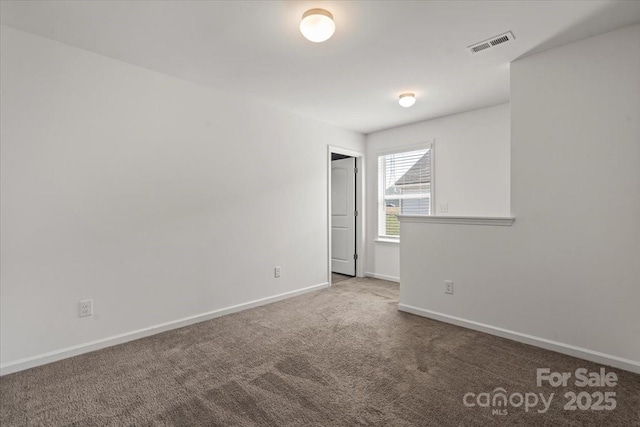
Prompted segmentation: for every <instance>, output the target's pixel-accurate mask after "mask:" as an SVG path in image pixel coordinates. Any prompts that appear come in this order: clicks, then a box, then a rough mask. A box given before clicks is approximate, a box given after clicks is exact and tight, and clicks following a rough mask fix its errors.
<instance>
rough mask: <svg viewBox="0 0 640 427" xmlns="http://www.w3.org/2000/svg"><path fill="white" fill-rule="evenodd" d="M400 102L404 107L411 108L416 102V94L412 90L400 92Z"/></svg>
mask: <svg viewBox="0 0 640 427" xmlns="http://www.w3.org/2000/svg"><path fill="white" fill-rule="evenodd" d="M398 103H399V104H400V105H402V106H403V107H404V108H409V107H411V106H412V105H413V104H415V103H416V95H415V94H414V93H411V92H407V93H402V94H400V98H399V99H398Z"/></svg>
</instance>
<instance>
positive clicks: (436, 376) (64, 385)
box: [0, 279, 640, 426]
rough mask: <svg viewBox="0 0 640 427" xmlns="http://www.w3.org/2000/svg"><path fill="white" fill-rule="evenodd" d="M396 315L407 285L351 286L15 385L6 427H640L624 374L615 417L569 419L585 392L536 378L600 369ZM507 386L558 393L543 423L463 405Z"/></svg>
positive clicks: (634, 385) (5, 396)
mask: <svg viewBox="0 0 640 427" xmlns="http://www.w3.org/2000/svg"><path fill="white" fill-rule="evenodd" d="M397 303H398V286H397V285H396V284H393V283H390V282H385V281H381V280H374V279H351V280H346V281H344V282H340V283H339V284H337V285H335V286H333V287H332V288H330V289H327V290H322V291H318V292H314V293H310V294H306V295H302V296H299V297H296V298H292V299H289V300H286V301H281V302H278V303H275V304H271V305H268V306H263V307H258V308H255V309H252V310H248V311H244V312H241V313H237V314H233V315H229V316H225V317H222V318H218V319H214V320H211V321H208V322H203V323H200V324H197V325H193V326H189V327H186V328H182V329H178V330H175V331H171V332H167V333H163V334H160V335H156V336H153V337H149V338H145V339H141V340H138V341H134V342H131V343H127V344H123V345H120V346H116V347H111V348H108V349H105V350H101V351H97V352H94V353H90V354H86V355H82V356H78V357H75V358H72V359H67V360H64V361H61V362H57V363H54V364H50V365H47V366H42V367H39V368H34V369H31V370H28V371H24V372H20V373H17V374H13V375H8V376H5V377H2V378H1V379H0V391H1V395H0V402H1V407H0V424H2V425H3V426H8V425H46V426H57V425H78V426H90V425H114V426H115V425H185V426H198V425H202V426H215V425H219V426H355V425H373V426H459V425H460V426H461V425H464V426H484V425H494V424H497V425H531V426H543V425H549V426H551V425H554V426H555V425H558V426H563V425H567V426H586V425H593V426H633V425H640V376H638V375H634V374H630V373H628V372H624V371H619V370H615V372H616V373H617V375H618V377H619V379H618V385H617V386H616V387H614V388H606V389H604V390H605V391H615V392H616V402H617V407H616V409H614V410H612V411H589V410H576V411H565V410H563V405H564V403H566V399H565V398H564V396H563V395H564V393H566V392H567V391H568V390H570V389H571V390H575V391H577V392H579V391H584V390H585V389H578V388H575V387H570V388H562V387H561V388H559V389H552V388H549V387H540V388H539V387H536V381H535V372H536V368H537V367H549V368H551V369H552V370H554V371H574V370H575V369H576V368H579V367H585V368H588V369H589V370H594V371H595V370H597V368H598V365H595V364H592V363H589V362H585V361H582V360H578V359H574V358H571V357H567V356H563V355H560V354H557V353H553V352H549V351H545V350H542V349H538V348H535V347H531V346H527V345H524V344H519V343H516V342H512V341H508V340H505V339H501V338H496V337H493V336H490V335H485V334H481V333H478V332H474V331H471V330H467V329H463V328H459V327H455V326H451V325H447V324H445V323H440V322H436V321H432V320H429V319H424V318H421V317H417V316H413V315H409V314H404V313H400V312H398V311H397ZM585 327H586V326H585ZM497 387H502V388H504V389H505V390H506V391H507V393H508V394H511V393H514V392H521V393H525V392H538V393H540V392H542V393H544V394H545V395H548V394H549V393H551V392H554V393H555V394H556V395H555V399H554V400H553V401H552V404H551V408H550V409H549V411H548V412H547V413H545V414H538V413H537V412H536V411H535V409H534V410H530V411H529V412H525V410H524V409H523V407H519V408H512V407H509V408H508V415H492V414H491V410H490V408H484V407H483V408H480V407H473V408H468V407H465V406H464V405H463V396H464V395H465V393H468V392H474V393H481V392H492V391H493V390H494V389H496V388H497ZM587 390H589V391H590V392H593V391H595V389H588V388H587ZM599 390H601V391H602V390H603V389H599ZM539 407H541V406H539Z"/></svg>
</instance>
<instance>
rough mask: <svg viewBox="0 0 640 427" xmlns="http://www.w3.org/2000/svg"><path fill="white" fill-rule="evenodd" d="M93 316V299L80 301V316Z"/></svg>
mask: <svg viewBox="0 0 640 427" xmlns="http://www.w3.org/2000/svg"><path fill="white" fill-rule="evenodd" d="M87 316H93V300H91V299H86V300H83V301H80V317H87Z"/></svg>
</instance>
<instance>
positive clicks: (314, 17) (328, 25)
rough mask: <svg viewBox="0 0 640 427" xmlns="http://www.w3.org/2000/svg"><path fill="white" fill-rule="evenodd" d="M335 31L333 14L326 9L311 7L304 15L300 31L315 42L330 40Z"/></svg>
mask: <svg viewBox="0 0 640 427" xmlns="http://www.w3.org/2000/svg"><path fill="white" fill-rule="evenodd" d="M335 31H336V24H335V22H333V15H332V14H331V13H330V12H328V11H326V10H324V9H309V10H307V11H306V12H305V13H304V14H303V15H302V21H300V32H301V33H302V35H303V36H305V37H306V38H307V39H308V40H310V41H312V42H314V43H321V42H323V41H326V40H329V39H330V38H331V36H332V35H333V33H334V32H335Z"/></svg>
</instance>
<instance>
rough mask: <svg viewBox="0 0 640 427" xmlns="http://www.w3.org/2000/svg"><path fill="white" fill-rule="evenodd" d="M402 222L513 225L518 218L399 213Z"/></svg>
mask: <svg viewBox="0 0 640 427" xmlns="http://www.w3.org/2000/svg"><path fill="white" fill-rule="evenodd" d="M397 217H398V220H399V221H400V222H412V223H418V222H429V223H433V224H465V225H501V226H511V225H513V222H514V221H515V220H516V219H515V217H512V216H437V215H397Z"/></svg>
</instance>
